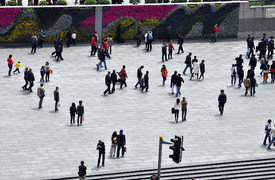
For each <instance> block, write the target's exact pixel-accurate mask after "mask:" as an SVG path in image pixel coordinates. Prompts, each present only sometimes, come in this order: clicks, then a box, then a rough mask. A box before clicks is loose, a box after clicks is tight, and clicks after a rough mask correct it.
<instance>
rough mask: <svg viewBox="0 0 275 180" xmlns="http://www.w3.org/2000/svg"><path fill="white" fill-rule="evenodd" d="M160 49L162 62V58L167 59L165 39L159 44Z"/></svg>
mask: <svg viewBox="0 0 275 180" xmlns="http://www.w3.org/2000/svg"><path fill="white" fill-rule="evenodd" d="M161 50H162V56H161V59H162V62H164V58H165V61H168V60H167V45H166V41H163V43H162V45H161Z"/></svg>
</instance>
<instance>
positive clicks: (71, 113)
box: [70, 102, 76, 126]
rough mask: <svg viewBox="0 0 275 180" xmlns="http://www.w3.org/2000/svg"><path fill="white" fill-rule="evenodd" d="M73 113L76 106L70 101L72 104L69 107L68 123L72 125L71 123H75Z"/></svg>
mask: <svg viewBox="0 0 275 180" xmlns="http://www.w3.org/2000/svg"><path fill="white" fill-rule="evenodd" d="M75 113H76V106H75V103H74V102H73V103H72V106H71V107H70V117H71V120H70V125H71V126H72V125H73V124H75Z"/></svg>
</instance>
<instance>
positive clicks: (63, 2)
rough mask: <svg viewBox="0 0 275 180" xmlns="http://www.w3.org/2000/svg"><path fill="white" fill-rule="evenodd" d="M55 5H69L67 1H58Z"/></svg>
mask: <svg viewBox="0 0 275 180" xmlns="http://www.w3.org/2000/svg"><path fill="white" fill-rule="evenodd" d="M55 4H56V5H67V2H66V0H57V1H56V2H55Z"/></svg>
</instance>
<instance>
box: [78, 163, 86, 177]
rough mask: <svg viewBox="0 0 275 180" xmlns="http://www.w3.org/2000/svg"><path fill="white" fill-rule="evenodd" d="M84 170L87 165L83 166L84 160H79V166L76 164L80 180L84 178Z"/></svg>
mask: <svg viewBox="0 0 275 180" xmlns="http://www.w3.org/2000/svg"><path fill="white" fill-rule="evenodd" d="M86 170H87V167H86V166H84V161H81V162H80V166H78V176H79V179H80V180H83V179H85V178H86Z"/></svg>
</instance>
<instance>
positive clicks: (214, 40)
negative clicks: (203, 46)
mask: <svg viewBox="0 0 275 180" xmlns="http://www.w3.org/2000/svg"><path fill="white" fill-rule="evenodd" d="M212 42H217V34H214V36H213V37H212Z"/></svg>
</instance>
